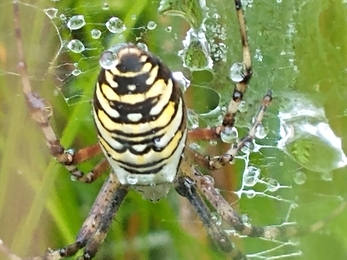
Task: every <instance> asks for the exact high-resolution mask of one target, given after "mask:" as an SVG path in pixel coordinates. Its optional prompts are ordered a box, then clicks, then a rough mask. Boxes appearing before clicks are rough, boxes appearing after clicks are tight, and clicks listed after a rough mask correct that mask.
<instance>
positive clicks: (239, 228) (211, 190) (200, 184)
mask: <svg viewBox="0 0 347 260" xmlns="http://www.w3.org/2000/svg"><path fill="white" fill-rule="evenodd" d="M191 178H192V179H193V180H194V181H195V184H196V186H197V188H198V190H199V191H200V192H201V193H202V194H204V196H205V197H206V199H207V200H208V201H209V202H210V203H211V205H212V207H213V208H214V209H215V210H216V211H217V212H218V214H219V215H220V216H221V217H222V218H223V219H224V220H225V221H226V222H227V223H228V224H229V225H231V226H232V227H233V228H234V229H235V231H236V232H237V233H238V234H241V235H246V236H248V237H262V238H265V239H269V240H274V239H278V238H285V239H289V238H293V237H300V236H304V235H306V234H308V233H312V232H317V231H319V230H320V229H321V228H322V227H324V226H326V224H327V223H328V222H329V221H330V220H332V219H333V218H335V217H336V216H338V215H339V214H340V213H341V212H342V211H344V210H345V209H346V207H347V200H344V201H343V202H342V203H341V205H340V206H339V207H337V208H336V209H335V210H334V211H332V212H331V213H330V214H329V215H328V216H327V217H326V218H325V219H323V220H320V221H317V222H316V223H314V224H312V225H310V226H308V227H303V226H299V225H294V224H293V225H280V226H276V225H272V226H262V227H257V226H253V225H249V224H247V225H246V224H244V223H243V221H242V219H241V217H240V216H239V215H238V214H237V213H236V211H235V210H234V209H233V208H232V207H231V206H230V204H229V203H228V202H227V201H226V200H225V199H224V198H223V196H221V195H220V193H219V192H218V191H217V190H216V188H215V187H214V182H213V178H212V177H210V176H208V175H203V174H202V173H200V172H199V171H198V170H196V169H194V175H193V176H191Z"/></svg>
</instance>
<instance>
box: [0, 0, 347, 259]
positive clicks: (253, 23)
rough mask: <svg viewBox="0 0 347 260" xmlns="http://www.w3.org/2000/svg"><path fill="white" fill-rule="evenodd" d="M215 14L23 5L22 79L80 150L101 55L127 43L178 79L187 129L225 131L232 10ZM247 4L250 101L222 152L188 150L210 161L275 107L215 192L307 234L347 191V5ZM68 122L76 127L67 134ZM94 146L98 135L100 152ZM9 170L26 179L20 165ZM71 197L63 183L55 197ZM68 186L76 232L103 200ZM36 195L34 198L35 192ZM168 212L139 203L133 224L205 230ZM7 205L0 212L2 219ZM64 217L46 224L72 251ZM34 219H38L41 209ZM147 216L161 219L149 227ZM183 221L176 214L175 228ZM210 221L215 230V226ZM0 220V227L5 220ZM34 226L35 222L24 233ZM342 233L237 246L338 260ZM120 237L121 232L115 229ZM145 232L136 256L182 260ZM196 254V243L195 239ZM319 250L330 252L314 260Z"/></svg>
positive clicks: (236, 46)
mask: <svg viewBox="0 0 347 260" xmlns="http://www.w3.org/2000/svg"><path fill="white" fill-rule="evenodd" d="M222 2H223V4H221V1H217V0H215V1H207V2H205V1H171V2H170V1H165V0H162V1H137V2H136V4H133V5H131V4H129V3H126V1H113V2H111V1H108V2H107V1H88V3H84V2H83V3H82V2H81V3H77V2H76V3H62V1H40V2H39V1H37V2H33V1H27V2H26V1H23V2H21V3H20V8H21V12H22V13H21V14H22V16H23V17H25V18H24V19H25V20H24V19H23V20H24V21H26V20H27V21H33V24H32V25H31V26H28V25H25V24H24V25H23V27H24V28H26V30H25V31H24V39H25V41H27V50H26V51H27V59H28V61H27V62H28V68H29V73H30V77H31V80H32V81H33V82H34V85H35V88H36V90H37V91H39V92H40V93H41V90H42V91H43V92H44V93H45V95H46V96H47V98H48V99H49V100H50V102H51V105H52V107H53V110H54V113H55V116H56V117H57V118H58V119H56V120H57V123H56V124H57V129H61V130H64V131H63V134H62V135H63V136H67V137H66V141H65V143H72V140H74V139H76V138H77V140H78V141H77V144H79V142H82V141H83V140H84V142H85V140H87V142H92V141H95V133H94V135H93V133H92V132H91V131H93V130H88V131H89V132H88V131H87V130H86V132H85V133H82V134H80V133H79V132H78V131H77V130H78V129H83V131H84V129H93V122H92V119H91V116H89V110H90V106H89V102H90V100H91V98H92V95H93V84H94V82H95V79H96V78H97V74H98V72H99V68H100V65H99V57H100V54H101V53H102V52H103V51H104V50H107V49H108V48H109V47H110V46H112V45H114V44H118V43H123V42H133V43H137V44H141V46H142V47H143V48H148V49H149V50H150V51H151V52H153V53H155V54H156V55H157V56H159V57H161V59H162V60H163V61H164V62H165V63H166V64H168V65H169V67H170V68H171V69H172V70H174V71H178V73H176V74H175V75H176V76H177V78H178V80H179V81H180V82H181V85H182V88H184V90H185V91H186V103H187V105H188V107H189V124H190V127H206V126H211V127H212V126H216V125H218V124H220V123H221V120H222V116H223V112H225V110H226V105H227V103H228V101H229V99H230V95H231V93H232V88H233V85H232V81H231V79H230V78H233V77H234V76H235V75H233V74H232V73H230V68H231V66H232V64H233V63H235V62H238V61H240V60H241V47H240V46H241V44H240V41H239V38H240V37H239V32H238V27H237V24H236V19H235V11H234V6H233V3H232V1H225V2H224V1H222ZM242 2H243V5H244V9H245V14H246V22H247V29H248V32H247V33H248V36H249V44H250V46H251V53H252V62H253V66H252V67H253V71H254V75H253V78H252V80H251V82H250V86H249V88H248V90H247V92H246V94H245V101H244V102H242V104H241V107H240V108H239V110H240V113H239V114H238V119H237V123H236V127H237V130H236V129H235V131H233V132H232V133H230V135H225V136H223V141H224V143H222V144H221V143H217V142H214V141H213V142H210V143H207V144H206V143H196V144H192V146H194V148H195V149H197V150H199V151H201V152H203V153H205V154H211V153H212V154H221V153H222V152H223V149H224V150H225V148H226V147H228V146H229V145H230V143H232V142H235V141H236V140H237V138H238V137H242V136H243V135H245V134H246V133H247V131H248V130H249V128H250V127H251V124H252V118H253V116H254V115H255V114H256V111H257V109H258V108H259V104H260V101H261V98H262V96H263V95H264V94H265V93H266V92H267V90H268V89H272V90H273V91H274V101H273V103H272V105H271V107H270V108H269V109H268V111H267V113H266V116H265V119H264V122H263V125H262V127H260V128H259V129H258V132H257V134H256V140H255V141H254V142H253V143H251V144H249V145H248V146H247V147H245V149H243V150H242V152H241V153H240V155H239V156H238V157H237V158H236V160H235V164H234V165H232V166H231V168H228V171H229V170H230V169H232V174H230V175H232V176H231V177H230V179H229V180H230V182H232V183H230V184H228V185H226V186H221V187H220V190H221V192H222V193H223V194H225V195H226V196H229V197H232V198H233V200H231V201H230V204H231V205H232V206H233V207H234V206H235V208H236V209H237V210H238V212H240V213H241V214H242V217H243V219H244V221H245V222H247V223H252V224H256V225H270V224H274V225H286V224H288V223H293V222H295V223H299V224H300V225H304V226H305V225H309V224H312V223H314V222H315V221H318V220H320V219H322V218H324V217H325V216H327V215H329V212H331V211H332V210H333V209H334V208H335V207H337V206H338V205H339V203H340V201H341V200H342V198H343V197H344V191H343V190H344V186H343V185H342V183H344V182H343V181H346V180H347V176H346V174H345V171H346V170H345V168H344V167H345V165H346V163H347V158H346V156H345V153H344V151H343V149H342V147H343V146H345V144H344V142H345V141H344V140H345V137H346V133H345V132H346V131H345V130H344V129H346V125H347V118H346V113H347V112H346V111H347V110H346V105H345V100H347V93H346V92H345V91H344V89H345V87H346V82H344V81H343V75H344V77H345V74H346V70H347V69H346V68H347V64H346V62H345V61H343V60H342V58H341V57H345V56H343V55H344V54H346V53H347V51H346V48H347V46H346V45H345V43H346V42H347V41H342V40H341V39H339V38H338V36H339V37H340V36H341V35H340V33H339V30H342V29H341V28H343V26H344V25H346V24H345V21H344V20H343V18H341V17H345V15H346V12H347V11H346V8H347V7H346V3H345V2H343V1H336V0H335V1H332V2H334V5H335V7H334V6H333V5H332V4H329V3H325V1H323V0H320V1H313V0H312V1H309V0H308V1H305V2H302V1H297V0H290V1H280V0H277V1H271V3H270V1H267V2H268V3H265V2H264V1H250V0H248V1H242ZM336 6H339V8H337V7H336ZM0 7H3V8H4V9H6V8H7V9H10V7H11V2H10V1H9V2H6V1H5V2H4V3H2V4H1V5H0ZM312 10H314V11H312ZM158 12H159V14H158ZM164 14H165V16H164ZM177 16H179V17H177ZM331 17H334V18H336V17H337V18H336V19H335V20H334V21H335V23H333V24H330V23H329V21H331V20H332V19H330V18H331ZM308 21H310V22H308ZM312 21H313V22H312ZM35 26H37V27H35ZM4 32H5V33H4V34H2V35H1V36H0V40H1V42H5V40H6V39H7V38H9V37H14V31H13V30H12V31H11V30H4ZM7 52H8V51H6V48H5V45H4V44H3V45H0V59H1V61H2V64H3V65H4V64H5V62H4V61H5V59H6V55H4V53H7ZM11 58H12V57H11ZM13 60H15V58H13ZM3 65H2V67H1V68H0V79H2V80H4V82H5V81H7V78H8V77H17V73H16V68H15V61H12V62H11V64H9V65H8V66H5V65H4V66H3ZM18 89H19V90H18V91H17V90H15V91H16V95H20V87H19V88H18ZM3 95H4V97H5V98H8V97H7V96H6V95H5V94H3ZM197 100H199V102H197ZM62 101H63V102H62ZM66 104H68V106H66ZM64 107H65V108H64ZM66 107H67V108H66ZM68 109H71V110H73V111H77V112H76V113H73V117H72V119H71V118H69V117H68V115H69V113H70V112H68V111H70V110H68ZM86 115H87V116H86ZM3 116H4V115H3ZM2 118H3V117H2ZM62 118H65V119H62ZM1 120H2V119H1ZM64 120H65V121H64ZM66 121H68V125H69V126H70V128H69V127H66V128H65V127H64V124H66ZM60 122H61V123H62V124H63V125H60ZM74 122H77V123H79V125H78V127H75V128H74V127H73V125H74ZM67 129H73V130H67ZM89 136H94V137H93V138H94V139H93V138H91V137H89ZM64 138H65V137H64ZM63 141H64V140H63ZM4 147H5V146H4ZM223 147H224V148H223ZM3 151H5V149H4V150H3ZM86 167H88V165H86ZM2 171H4V169H2ZM17 171H18V172H20V173H25V174H28V175H29V174H31V173H30V172H26V170H25V169H23V168H22V167H20V166H18V169H17ZM223 174H229V173H228V172H227V173H223ZM23 175H24V174H23ZM215 178H216V179H217V180H216V183H218V178H220V177H218V176H216V175H215ZM5 183H6V182H5ZM59 183H60V182H59ZM65 185H66V184H64V185H63V184H58V186H59V187H60V188H62V186H64V187H65ZM68 185H70V184H68ZM0 186H1V184H0ZM75 186H76V185H75V184H73V185H72V187H74V188H73V189H74V191H73V192H75V193H76V192H77V195H74V196H76V198H77V199H76V200H75V203H76V205H75V209H74V210H76V211H77V209H76V208H78V207H79V203H81V201H84V202H85V201H87V202H85V204H86V206H83V207H82V210H81V211H82V213H81V215H82V217H81V218H82V220H83V216H85V215H86V214H87V212H88V208H87V207H88V205H91V202H92V201H93V198H94V197H95V194H96V192H97V189H98V187H96V188H93V189H95V192H94V193H93V194H92V192H90V188H88V190H87V191H86V189H85V188H80V187H77V188H76V187H75ZM36 187H37V189H39V187H40V186H36ZM62 189H65V188H62ZM66 189H67V188H66ZM76 190H77V191H76ZM58 193H60V192H58ZM86 194H87V195H86ZM89 194H91V195H89ZM1 195H2V197H1ZM5 195H6V194H5V193H4V194H2V193H0V197H1V198H2V200H6V196H5ZM69 199H70V197H69ZM137 199H138V197H137V195H131V196H130V199H129V200H128V202H126V203H125V204H126V205H125V206H123V207H122V209H121V211H122V210H124V213H122V212H120V215H119V219H127V218H129V219H130V220H129V222H130V221H132V216H133V215H132V214H133V212H134V211H135V210H137V209H134V207H132V206H131V204H132V203H133V202H134V201H136V200H137ZM64 200H65V201H67V200H68V199H67V198H66V196H65V198H64V196H62V198H61V200H60V199H56V201H57V202H58V204H59V203H60V204H61V205H63V203H64ZM0 201H1V200H0ZM84 202H83V203H84ZM65 203H66V202H65ZM169 203H170V204H171V205H175V206H177V208H175V209H173V210H171V209H170V210H169V209H168V207H169V208H170V206H167V205H166V204H165V205H163V204H161V203H159V204H156V205H154V206H153V205H151V204H148V203H147V202H142V204H137V205H144V206H141V207H144V208H146V209H141V210H140V213H146V214H147V216H149V217H152V218H154V219H155V220H156V221H157V222H159V223H161V224H162V226H163V230H164V229H165V228H166V229H168V230H169V231H172V230H174V231H172V232H173V233H174V232H176V233H177V230H176V231H175V229H177V224H182V225H183V226H184V227H187V226H188V227H189V226H194V225H196V224H197V223H198V226H199V223H200V222H198V221H196V220H194V219H191V218H190V217H185V215H184V214H182V211H184V210H185V208H184V207H185V206H182V205H179V204H177V196H176V194H170V196H169ZM3 205H5V204H0V206H1V207H4V210H6V209H5V206H3ZM61 205H60V208H59V209H58V210H54V209H48V210H47V212H48V213H50V214H51V215H52V216H53V219H54V220H55V222H56V223H57V224H54V225H53V226H55V229H56V230H65V231H64V232H62V234H63V235H61V236H62V237H63V238H64V239H65V240H67V241H68V242H72V241H73V237H72V236H74V235H75V234H77V231H76V230H78V228H79V226H80V224H81V223H82V221H80V220H77V221H76V222H77V224H76V227H75V228H71V229H74V230H73V231H67V230H68V229H69V225H71V227H72V225H75V224H68V223H69V221H70V220H69V218H68V217H67V216H69V214H71V211H70V212H68V211H66V212H65V211H63V212H64V213H58V212H59V211H60V210H64V207H63V206H61ZM171 207H172V206H171ZM126 208H128V209H126ZM41 210H42V211H44V209H43V206H42V209H41ZM153 211H158V212H164V213H158V214H159V215H158V217H153V213H151V212H153ZM177 211H180V212H181V215H180V216H181V219H179V215H178V214H177ZM36 212H40V211H36ZM165 212H171V213H172V214H171V215H170V214H166V213H165ZM146 214H144V215H146ZM60 215H62V217H61V216H60ZM65 215H67V216H65ZM64 216H65V217H64ZM135 216H136V215H135ZM215 216H216V221H218V223H220V224H221V225H222V224H223V221H221V220H220V218H219V217H218V216H217V215H215ZM3 219H4V217H2V218H0V220H1V221H3ZM142 222H144V223H145V224H146V225H147V226H155V225H156V224H153V223H151V220H150V219H149V220H145V221H142ZM3 223H4V222H3ZM28 223H31V224H32V223H33V222H30V221H29V220H28ZM131 223H132V222H130V224H131ZM134 223H137V222H136V221H135V222H134ZM144 223H141V225H143V224H144ZM123 224H124V223H123ZM128 224H129V223H128ZM130 224H129V225H130ZM36 225H37V224H36ZM33 226H35V224H33ZM173 226H176V227H173ZM339 227H345V228H347V227H346V224H344V225H343V224H341V223H340V222H339V221H338V220H337V224H335V225H334V224H332V227H331V228H329V229H328V231H329V232H330V234H326V233H322V234H318V235H317V234H316V235H312V236H310V238H309V239H304V238H303V239H294V238H293V239H290V240H289V241H288V240H283V241H280V240H276V241H259V240H258V239H255V238H247V237H241V238H240V239H239V240H237V244H238V245H241V247H243V248H244V250H243V251H244V252H246V253H247V255H248V257H249V258H250V259H284V258H285V259H325V258H324V257H323V256H326V254H325V255H324V254H323V253H322V250H323V251H324V250H327V249H330V250H333V251H334V255H335V256H336V257H335V258H334V259H344V258H343V257H342V255H343V254H344V256H346V251H347V250H346V244H347V239H346V237H345V236H343V234H341V231H339V230H340V228H339ZM117 228H118V225H117V227H115V228H114V229H117ZM75 229H76V230H75ZM188 229H189V228H188ZM188 229H187V230H188ZM341 229H343V228H341ZM137 231H139V229H138V230H137ZM147 231H148V233H146V232H142V233H141V232H139V234H140V235H138V236H134V237H131V239H133V240H131V239H130V240H131V241H132V243H130V244H131V246H133V248H135V249H136V250H139V251H140V250H147V251H146V252H148V251H149V250H154V251H155V252H156V254H155V256H156V257H155V258H158V259H189V257H188V256H187V255H186V253H187V252H189V250H188V251H187V249H186V248H185V249H184V247H182V248H183V249H182V252H185V253H177V252H176V251H179V250H176V251H175V250H173V249H169V248H171V247H172V245H175V244H177V242H173V241H172V239H173V238H172V237H174V239H176V238H175V236H173V235H172V234H168V233H167V232H164V231H155V230H154V231H152V230H150V229H149V228H148V230H147ZM190 231H191V230H190ZM226 231H227V232H230V234H233V235H235V234H234V232H233V230H232V229H230V227H227V226H226ZM46 232H47V230H46ZM57 232H60V231H57ZM112 232H113V231H112ZM187 232H188V231H187ZM29 234H30V233H29ZM71 234H73V235H71ZM180 234H181V233H180ZM181 235H182V234H181ZM18 236H19V235H18V234H17V237H18ZM236 236H237V235H236ZM0 237H2V235H1V233H0ZM109 237H111V238H109V239H108V241H106V245H105V249H104V250H105V251H107V250H108V249H110V248H112V252H115V251H117V250H118V251H124V250H125V249H126V248H127V247H129V243H127V242H126V241H122V242H121V243H117V246H114V245H113V244H114V243H113V242H112V240H113V239H114V238H117V235H110V236H109ZM119 237H120V236H119V234H118V238H119ZM197 237H198V238H199V235H197ZM187 239H188V238H187ZM118 240H119V239H118ZM118 240H117V241H118ZM178 240H179V238H178ZM307 240H308V241H307ZM327 240H328V241H329V242H327ZM187 241H189V240H187ZM190 241H191V242H192V243H194V240H190ZM240 241H241V242H240ZM337 241H340V242H337ZM22 243H24V242H22ZM188 243H189V242H188ZM18 244H21V242H18ZM144 244H145V245H146V246H144ZM324 244H325V246H323V245H324ZM61 245H62V244H61V243H59V244H58V246H61ZM47 246H53V245H48V244H47V243H45V244H44V246H43V247H47ZM18 247H19V246H18ZM27 247H28V246H27ZM178 247H180V246H178ZM320 247H322V248H324V249H321V250H319V249H315V250H313V249H312V248H320ZM197 248H198V249H195V250H194V249H192V250H193V251H194V252H195V251H196V252H197V253H198V251H199V250H202V249H201V248H200V247H197ZM160 249H161V250H163V251H165V250H166V252H167V254H168V255H169V254H170V253H171V255H170V257H168V256H165V257H164V256H162V255H161V254H162V253H161V251H160ZM110 250H111V249H110ZM204 250H205V249H204ZM204 250H203V251H204ZM29 251H30V250H29ZM157 251H158V252H157ZM313 251H314V252H313ZM39 252H43V251H42V250H41V251H39ZM204 252H205V251H204ZM330 253H331V252H330ZM148 254H149V253H148ZM181 254H183V255H184V257H183V256H182V255H181ZM158 255H159V256H161V257H162V258H160V257H159V256H158ZM218 256H219V257H220V255H218ZM328 256H329V257H331V255H329V254H328ZM216 257H217V256H216ZM339 257H340V258H339ZM149 258H151V257H149ZM155 258H151V259H155ZM192 259H194V258H192Z"/></svg>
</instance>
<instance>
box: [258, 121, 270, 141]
mask: <svg viewBox="0 0 347 260" xmlns="http://www.w3.org/2000/svg"><path fill="white" fill-rule="evenodd" d="M268 133H269V130H268V129H266V128H265V127H264V125H263V124H259V125H258V126H257V127H256V129H255V134H254V136H255V137H256V138H258V139H264V138H265V137H266V136H267V135H268Z"/></svg>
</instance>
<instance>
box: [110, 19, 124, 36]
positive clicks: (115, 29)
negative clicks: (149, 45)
mask: <svg viewBox="0 0 347 260" xmlns="http://www.w3.org/2000/svg"><path fill="white" fill-rule="evenodd" d="M106 28H107V29H108V30H109V31H110V32H111V33H122V32H124V31H125V30H126V27H125V24H124V22H123V21H122V20H121V19H119V18H118V17H111V18H110V19H109V20H108V21H107V22H106Z"/></svg>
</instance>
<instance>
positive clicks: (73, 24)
mask: <svg viewBox="0 0 347 260" xmlns="http://www.w3.org/2000/svg"><path fill="white" fill-rule="evenodd" d="M85 25H86V21H85V20H84V16H83V15H74V16H72V17H71V18H70V19H69V21H68V22H67V24H66V26H67V27H68V28H69V29H70V30H78V29H81V28H82V27H83V26H85Z"/></svg>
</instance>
